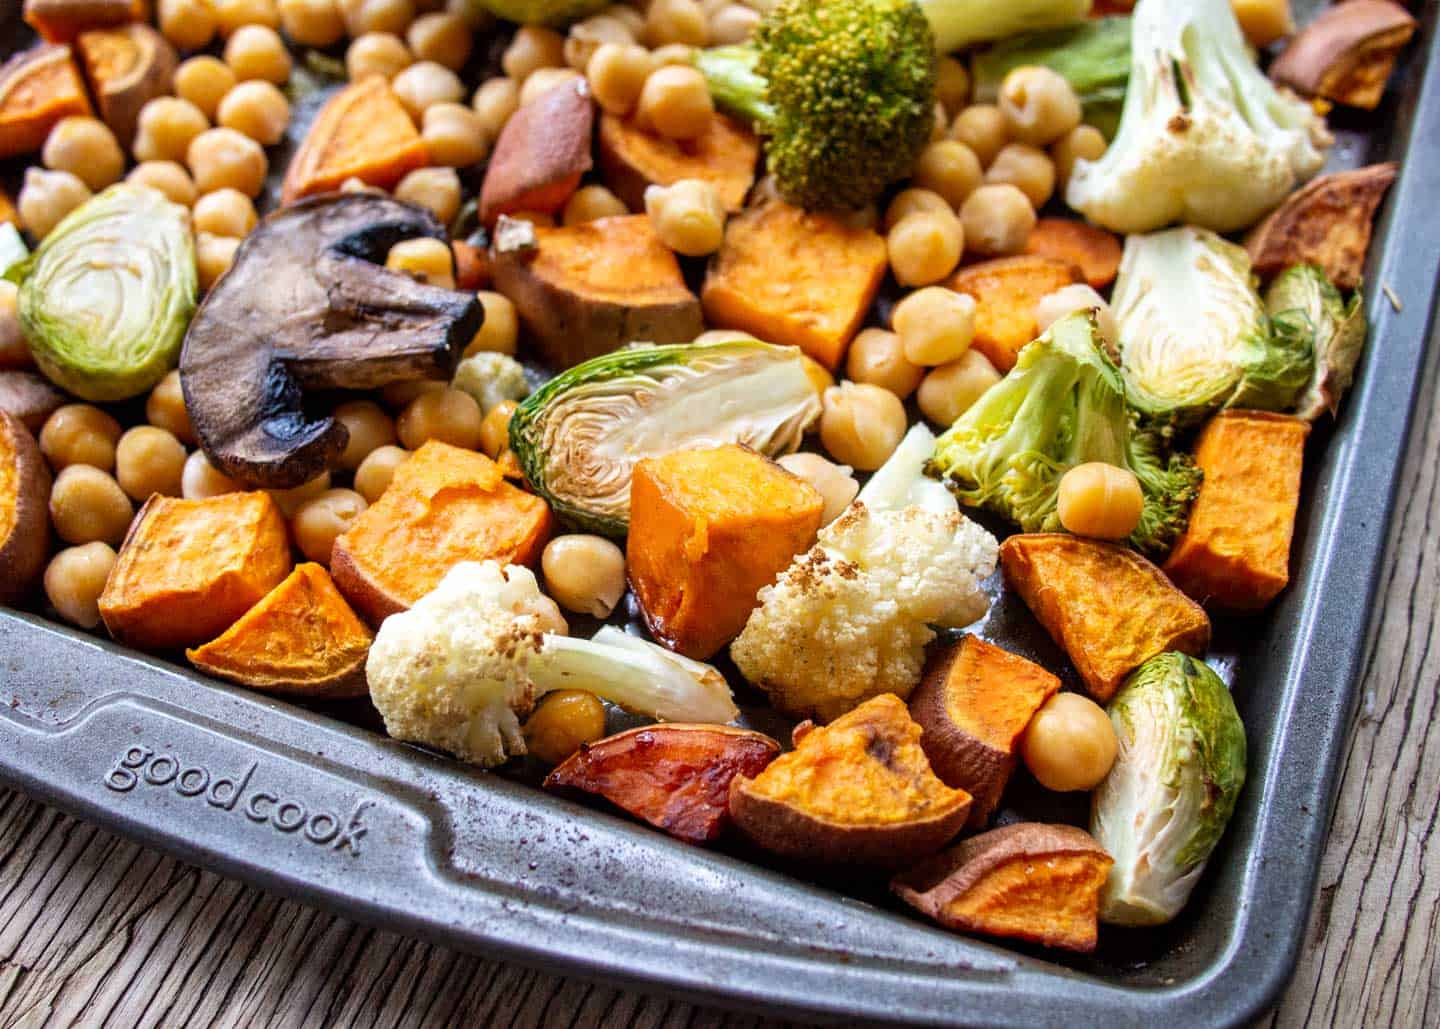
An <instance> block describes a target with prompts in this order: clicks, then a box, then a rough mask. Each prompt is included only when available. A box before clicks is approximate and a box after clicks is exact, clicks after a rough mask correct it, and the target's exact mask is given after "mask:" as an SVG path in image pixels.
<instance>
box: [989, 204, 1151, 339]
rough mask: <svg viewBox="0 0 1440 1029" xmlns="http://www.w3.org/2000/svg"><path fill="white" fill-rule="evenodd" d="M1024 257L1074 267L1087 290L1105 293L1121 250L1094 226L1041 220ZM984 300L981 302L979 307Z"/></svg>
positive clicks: (1064, 221) (1111, 279) (1058, 219)
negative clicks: (1104, 290) (1044, 258)
mask: <svg viewBox="0 0 1440 1029" xmlns="http://www.w3.org/2000/svg"><path fill="white" fill-rule="evenodd" d="M1025 253H1026V254H1029V255H1032V256H1035V257H1048V258H1050V259H1052V260H1055V261H1063V262H1065V263H1066V264H1068V265H1073V266H1074V267H1075V268H1078V269H1079V270H1080V274H1081V276H1082V277H1083V278H1084V280H1085V283H1086V284H1087V285H1088V286H1090V287H1091V288H1092V289H1104V288H1106V287H1107V286H1109V285H1110V284H1111V283H1112V282H1114V281H1115V276H1116V275H1117V274H1118V273H1119V271H1120V259H1121V258H1122V257H1123V256H1124V249H1123V248H1122V246H1121V244H1120V240H1118V239H1116V238H1115V236H1114V235H1112V234H1111V233H1109V232H1106V231H1105V230H1104V229H1098V228H1096V227H1095V226H1094V225H1087V224H1086V223H1085V222H1077V221H1074V220H1072V219H1070V218H1041V219H1040V220H1039V221H1037V222H1036V223H1035V228H1034V229H1033V230H1031V232H1030V238H1029V239H1027V240H1026V241H1025ZM1057 288H1060V287H1057ZM984 299H985V298H984V297H983V296H982V297H981V298H980V300H981V302H982V303H983V301H984ZM976 313H977V314H978V313H979V312H978V310H977V312H976ZM1027 342H1028V341H1027Z"/></svg>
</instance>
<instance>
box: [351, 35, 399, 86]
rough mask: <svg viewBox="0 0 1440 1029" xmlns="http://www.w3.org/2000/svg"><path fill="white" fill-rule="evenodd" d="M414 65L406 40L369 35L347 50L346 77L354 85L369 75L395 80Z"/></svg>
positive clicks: (393, 36) (395, 36)
mask: <svg viewBox="0 0 1440 1029" xmlns="http://www.w3.org/2000/svg"><path fill="white" fill-rule="evenodd" d="M414 63H415V55H414V54H412V53H410V48H409V47H407V46H406V45H405V41H404V40H403V39H401V38H400V37H399V36H397V35H395V34H394V33H391V32H367V33H365V34H364V35H363V36H359V37H358V38H356V40H355V41H354V42H353V43H351V44H350V46H349V47H348V48H347V49H346V50H345V74H346V75H348V76H349V77H350V81H351V82H359V81H360V80H361V79H363V78H365V76H367V75H379V76H381V77H382V78H385V79H387V80H388V79H393V78H395V76H396V75H399V74H400V73H401V72H402V71H404V70H405V69H406V68H408V67H410V66H411V65H412V64H414Z"/></svg>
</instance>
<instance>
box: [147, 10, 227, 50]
mask: <svg viewBox="0 0 1440 1029" xmlns="http://www.w3.org/2000/svg"><path fill="white" fill-rule="evenodd" d="M157 16H158V22H159V25H160V32H161V34H162V35H164V37H165V38H166V39H168V40H169V41H170V42H172V43H174V44H175V45H176V46H177V47H179V48H180V49H181V50H203V49H204V48H205V47H207V46H209V45H210V41H211V40H212V39H214V38H215V30H216V29H217V28H219V26H220V19H219V17H218V16H217V15H216V13H215V8H214V7H212V6H211V4H210V0H160V3H159V5H158V10H157Z"/></svg>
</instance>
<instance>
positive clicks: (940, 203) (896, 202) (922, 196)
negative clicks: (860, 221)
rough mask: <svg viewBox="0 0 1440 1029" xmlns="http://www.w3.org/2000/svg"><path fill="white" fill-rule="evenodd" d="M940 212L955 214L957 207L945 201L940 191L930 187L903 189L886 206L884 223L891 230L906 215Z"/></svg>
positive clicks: (886, 228) (886, 229)
mask: <svg viewBox="0 0 1440 1029" xmlns="http://www.w3.org/2000/svg"><path fill="white" fill-rule="evenodd" d="M922 211H924V212H938V213H940V214H954V213H955V209H954V208H953V207H951V206H950V205H949V204H948V203H946V202H945V198H944V197H942V196H941V195H940V194H939V193H936V192H934V191H933V190H929V189H917V188H911V189H902V190H901V191H900V192H899V193H896V194H895V198H894V199H893V200H891V201H890V206H889V207H887V208H885V218H884V219H883V221H882V224H883V226H884V228H885V231H886V232H889V231H890V230H891V229H893V228H894V227H895V226H896V225H898V224H899V223H900V221H901V219H903V218H904V217H905V216H906V215H908V214H916V213H919V212H922Z"/></svg>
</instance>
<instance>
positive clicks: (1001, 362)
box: [947, 255, 1081, 375]
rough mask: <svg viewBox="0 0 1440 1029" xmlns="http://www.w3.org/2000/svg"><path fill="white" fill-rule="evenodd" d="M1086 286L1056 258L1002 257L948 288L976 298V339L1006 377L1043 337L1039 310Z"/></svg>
mask: <svg viewBox="0 0 1440 1029" xmlns="http://www.w3.org/2000/svg"><path fill="white" fill-rule="evenodd" d="M1080 281H1081V276H1080V271H1079V269H1077V268H1076V267H1075V266H1074V265H1072V264H1070V263H1069V262H1067V261H1057V260H1055V259H1054V258H1053V257H1036V256H1034V255H1025V256H1021V257H997V258H995V259H994V260H990V261H981V262H980V263H979V264H972V265H968V266H967V267H964V268H961V269H960V270H959V271H958V272H956V273H955V275H954V276H953V277H952V278H951V279H950V281H949V282H948V283H947V285H948V286H949V287H950V288H951V289H953V290H955V291H956V292H957V293H967V294H969V295H970V296H972V297H974V298H975V339H974V341H973V342H972V343H971V344H970V345H971V346H973V347H974V348H975V349H976V350H977V351H979V352H980V353H982V354H984V355H985V357H986V359H988V360H989V362H990V363H991V364H993V365H994V366H995V370H996V371H998V372H1000V374H1002V375H1003V374H1005V373H1006V372H1008V371H1009V370H1010V369H1011V368H1014V367H1015V361H1016V359H1017V358H1018V357H1019V356H1020V351H1021V350H1023V349H1024V348H1025V345H1026V344H1027V343H1029V342H1031V341H1032V340H1033V339H1035V337H1036V336H1038V335H1040V325H1039V323H1037V322H1036V321H1035V305H1036V304H1038V303H1039V302H1040V300H1041V299H1042V298H1044V297H1046V296H1048V295H1049V294H1051V293H1054V292H1055V291H1056V290H1057V289H1064V288H1065V287H1066V286H1070V285H1074V284H1075V283H1077V282H1080Z"/></svg>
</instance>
